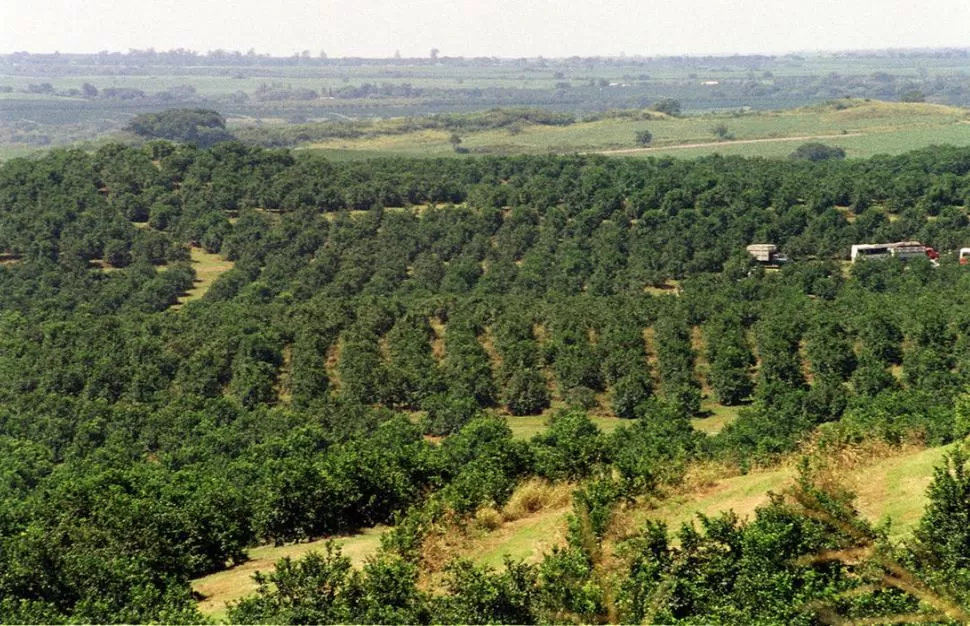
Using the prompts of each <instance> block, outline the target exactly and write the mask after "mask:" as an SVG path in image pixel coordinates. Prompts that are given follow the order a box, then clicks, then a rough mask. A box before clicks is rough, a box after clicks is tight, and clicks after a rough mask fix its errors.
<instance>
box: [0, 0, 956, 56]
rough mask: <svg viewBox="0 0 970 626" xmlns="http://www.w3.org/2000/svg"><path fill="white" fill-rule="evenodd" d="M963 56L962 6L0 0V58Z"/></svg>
mask: <svg viewBox="0 0 970 626" xmlns="http://www.w3.org/2000/svg"><path fill="white" fill-rule="evenodd" d="M944 47H970V2H968V1H967V0H922V1H921V2H916V1H915V0H907V1H902V0H731V1H728V0H670V1H668V2H657V1H656V0H601V1H600V2H590V1H589V0H488V1H486V0H275V1H273V0H258V1H257V0H231V1H229V0H121V2H119V1H118V0H0V53H10V52H15V51H27V52H35V53H41V52H55V51H59V52H65V53H67V52H98V51H101V50H108V51H122V52H124V51H127V50H129V49H132V48H135V49H146V48H154V49H156V50H159V51H161V50H171V49H176V48H185V49H190V50H195V51H197V52H200V53H205V52H207V51H209V50H216V49H223V50H239V51H242V52H245V51H247V50H249V49H255V50H256V51H257V52H258V53H261V54H262V53H269V54H272V55H274V56H289V55H292V54H294V53H296V52H299V51H303V50H309V51H310V52H311V54H312V55H313V56H317V55H319V54H320V52H321V51H325V52H326V53H327V55H328V56H331V57H343V56H361V57H390V56H392V55H394V54H395V52H400V54H401V55H403V56H405V57H426V56H428V54H429V51H430V50H431V49H432V48H437V49H439V50H440V53H441V55H442V56H466V57H474V56H497V57H536V56H546V57H567V56H574V55H578V56H616V55H621V54H626V55H631V56H632V55H642V56H660V55H704V54H753V53H757V54H781V53H785V52H798V51H814V50H830V51H836V50H865V49H884V48H944Z"/></svg>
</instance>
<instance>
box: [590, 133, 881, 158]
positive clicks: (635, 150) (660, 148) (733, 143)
mask: <svg viewBox="0 0 970 626" xmlns="http://www.w3.org/2000/svg"><path fill="white" fill-rule="evenodd" d="M862 135H865V133H845V134H842V133H839V134H838V135H797V136H795V137H768V138H766V139H738V140H735V141H708V142H704V143H681V144H675V145H672V146H656V147H654V148H623V149H621V150H601V151H599V152H597V153H596V154H639V153H641V152H661V151H663V150H686V149H688V148H713V147H715V146H736V145H738V144H742V143H776V142H779V141H805V140H808V139H838V138H840V137H861V136H862Z"/></svg>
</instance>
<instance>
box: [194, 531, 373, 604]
mask: <svg viewBox="0 0 970 626" xmlns="http://www.w3.org/2000/svg"><path fill="white" fill-rule="evenodd" d="M382 532H384V529H383V528H380V527H378V528H371V529H368V530H366V531H364V532H362V533H360V534H357V535H354V536H352V537H341V538H338V539H337V540H336V543H337V545H339V546H340V549H341V551H342V552H343V554H344V555H345V556H347V557H349V558H350V559H351V560H352V561H353V562H354V564H355V565H360V564H362V563H363V562H364V560H365V559H366V558H367V557H368V556H369V555H371V554H373V553H374V552H375V551H377V547H378V546H379V545H380V538H381V533H382ZM327 541H328V539H320V540H317V541H310V542H307V543H294V544H288V545H283V546H272V545H266V546H260V547H258V548H253V549H251V550H249V560H248V561H246V562H245V563H243V564H241V565H237V566H236V567H233V568H232V569H228V570H224V571H221V572H216V573H215V574H210V575H209V576H205V577H204V578H199V579H197V580H195V581H193V583H192V588H193V589H194V590H195V591H196V593H198V594H199V595H200V596H202V601H201V602H200V603H199V610H201V611H202V612H203V613H205V614H206V615H210V616H212V617H221V616H222V615H223V614H224V613H225V610H226V605H227V604H228V603H230V602H234V601H236V600H239V599H241V598H243V597H245V596H247V595H249V594H250V593H252V592H253V591H254V590H255V589H256V583H255V581H253V574H255V573H256V572H263V573H265V572H267V571H271V570H273V568H274V566H275V564H276V562H277V561H278V560H280V559H282V558H284V557H290V558H291V559H298V558H300V557H301V556H303V555H305V554H306V553H308V552H312V551H317V552H322V551H323V550H324V548H325V545H326V543H327Z"/></svg>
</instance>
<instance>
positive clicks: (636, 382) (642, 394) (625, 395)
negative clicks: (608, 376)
mask: <svg viewBox="0 0 970 626" xmlns="http://www.w3.org/2000/svg"><path fill="white" fill-rule="evenodd" d="M652 396H653V382H652V381H651V380H650V375H649V374H648V373H647V372H646V371H643V370H634V371H632V372H630V373H628V374H627V375H625V376H623V377H621V378H620V379H619V380H617V381H616V383H615V384H614V385H613V389H612V390H611V395H610V407H611V408H612V409H613V414H614V415H616V416H617V417H622V418H625V419H633V418H635V417H638V415H637V408H638V407H640V406H641V405H643V404H644V403H645V402H646V401H647V400H649V399H650V398H651V397H652Z"/></svg>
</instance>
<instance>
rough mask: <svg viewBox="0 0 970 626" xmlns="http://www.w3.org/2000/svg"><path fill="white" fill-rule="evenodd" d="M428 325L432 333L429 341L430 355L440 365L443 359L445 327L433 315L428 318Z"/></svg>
mask: <svg viewBox="0 0 970 626" xmlns="http://www.w3.org/2000/svg"><path fill="white" fill-rule="evenodd" d="M428 325H430V326H431V330H432V331H434V337H433V338H432V339H431V354H432V356H434V358H435V360H436V361H438V362H439V363H440V362H441V361H443V360H444V358H445V325H444V324H442V323H441V320H440V319H438V317H437V316H435V315H432V316H431V317H429V318H428Z"/></svg>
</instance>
